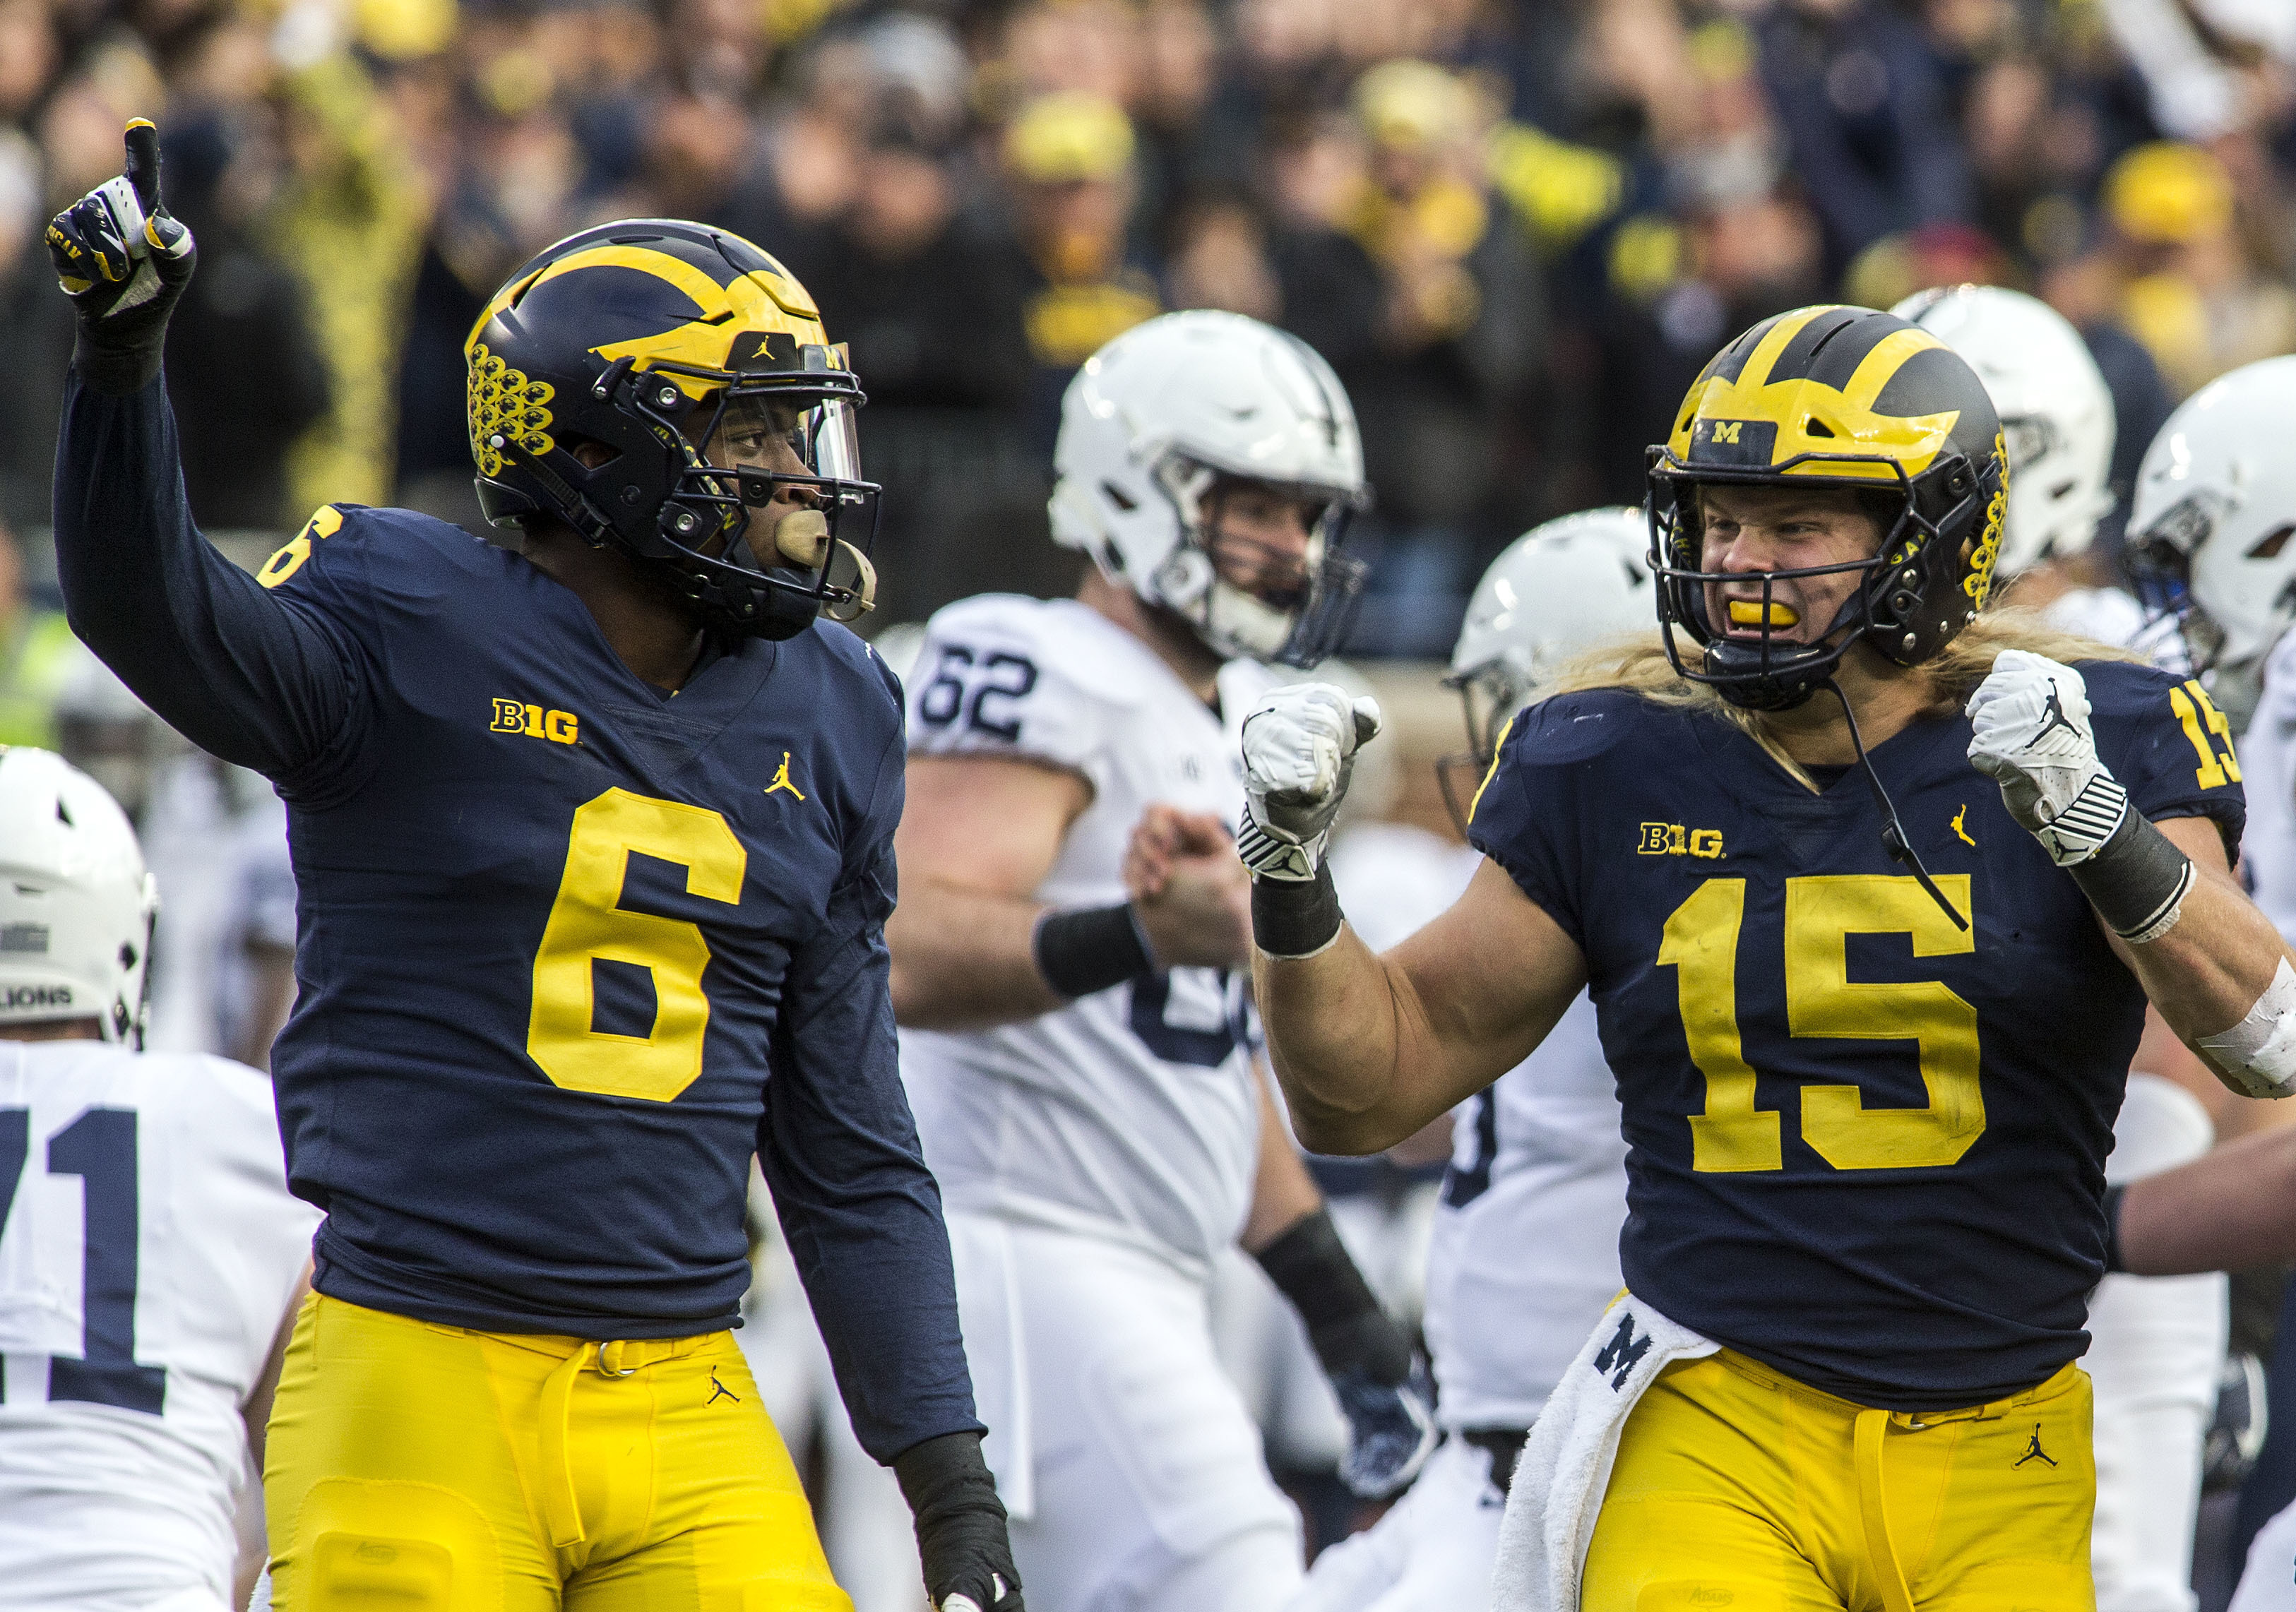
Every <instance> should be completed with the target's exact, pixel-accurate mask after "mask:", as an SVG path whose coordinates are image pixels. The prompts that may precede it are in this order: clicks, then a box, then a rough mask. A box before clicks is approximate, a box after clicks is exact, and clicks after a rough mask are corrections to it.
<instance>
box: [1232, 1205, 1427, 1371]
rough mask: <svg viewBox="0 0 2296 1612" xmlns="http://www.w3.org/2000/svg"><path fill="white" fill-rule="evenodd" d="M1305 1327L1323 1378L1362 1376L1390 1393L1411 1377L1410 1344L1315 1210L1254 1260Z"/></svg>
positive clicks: (1328, 1221)
mask: <svg viewBox="0 0 2296 1612" xmlns="http://www.w3.org/2000/svg"><path fill="white" fill-rule="evenodd" d="M1253 1257H1254V1258H1256V1259H1258V1260H1259V1268H1260V1269H1261V1270H1263V1271H1265V1272H1267V1279H1268V1280H1269V1281H1272V1282H1274V1283H1275V1287H1276V1290H1277V1291H1278V1292H1280V1293H1282V1294H1283V1297H1285V1298H1288V1299H1290V1300H1291V1301H1292V1308H1293V1309H1295V1310H1297V1311H1299V1312H1300V1320H1301V1321H1302V1322H1306V1323H1307V1327H1308V1342H1309V1343H1310V1344H1312V1345H1314V1346H1315V1350H1316V1359H1317V1360H1318V1361H1320V1362H1323V1367H1324V1373H1325V1374H1326V1375H1328V1376H1331V1377H1338V1376H1340V1375H1341V1373H1342V1372H1346V1371H1360V1372H1361V1373H1363V1374H1364V1375H1365V1376H1366V1377H1368V1378H1370V1379H1371V1380H1372V1381H1374V1382H1375V1383H1380V1384H1382V1385H1384V1386H1385V1387H1395V1386H1396V1385H1398V1384H1399V1383H1402V1382H1405V1381H1407V1380H1408V1379H1409V1378H1410V1376H1411V1342H1410V1340H1409V1339H1408V1338H1405V1337H1404V1335H1403V1329H1402V1328H1400V1327H1398V1326H1397V1325H1396V1324H1395V1322H1393V1321H1391V1320H1390V1319H1389V1317H1388V1313H1387V1312H1386V1311H1385V1310H1382V1309H1381V1308H1380V1306H1379V1298H1378V1296H1377V1295H1376V1294H1374V1293H1373V1291H1372V1290H1371V1284H1370V1283H1368V1282H1366V1281H1364V1279H1363V1272H1361V1271H1358V1270H1357V1269H1356V1262H1355V1261H1354V1260H1353V1259H1352V1258H1350V1257H1349V1255H1348V1250H1347V1247H1346V1245H1345V1244H1343V1243H1341V1241H1340V1233H1339V1229H1338V1228H1337V1227H1336V1226H1334V1225H1333V1224H1332V1213H1331V1211H1330V1210H1329V1209H1322V1208H1319V1209H1317V1210H1316V1212H1315V1213H1314V1214H1313V1215H1308V1217H1307V1218H1306V1219H1305V1220H1302V1221H1301V1222H1300V1223H1299V1224H1297V1225H1295V1226H1293V1227H1292V1229H1291V1230H1290V1231H1288V1232H1284V1233H1283V1236H1281V1237H1279V1238H1277V1239H1276V1240H1275V1241H1274V1242H1271V1243H1269V1244H1268V1245H1267V1247H1266V1248H1262V1249H1260V1250H1259V1253H1258V1254H1257V1255H1255V1256H1253Z"/></svg>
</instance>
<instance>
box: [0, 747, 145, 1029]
mask: <svg viewBox="0 0 2296 1612" xmlns="http://www.w3.org/2000/svg"><path fill="white" fill-rule="evenodd" d="M159 910H160V897H159V893H158V891H157V889H156V888H155V887H154V886H153V884H152V875H151V874H150V873H149V872H147V871H144V867H143V847H141V846H139V845H138V844H136V842H135V830H134V829H133V828H132V827H130V826H129V825H128V822H127V814H126V813H125V812H123V811H121V810H120V809H119V803H118V802H116V801H114V800H113V799H112V798H111V796H110V795H108V794H106V793H104V790H103V786H102V784H99V783H97V782H96V781H95V780H94V779H93V778H90V777H89V776H88V775H87V774H86V773H83V772H81V771H80V770H79V769H78V767H76V766H74V765H71V764H70V762H68V761H66V760H65V759H64V758H63V757H61V756H58V755H56V754H55V753H54V752H53V751H51V750H36V749H30V748H29V747H27V746H22V745H19V746H17V747H15V748H14V749H7V748H0V1024H27V1023H32V1022H36V1021H38V1020H43V1019H95V1020H96V1021H97V1022H98V1023H99V1024H101V1025H102V1027H103V1039H104V1040H106V1041H124V1042H127V1043H131V1044H133V1045H135V1046H141V1045H143V986H144V973H145V970H146V968H147V967H148V965H149V963H150V961H151V953H152V919H153V918H154V917H155V916H156V915H157V914H158V912H159Z"/></svg>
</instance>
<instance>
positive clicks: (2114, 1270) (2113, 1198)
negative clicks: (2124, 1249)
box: [2104, 1187, 2128, 1276]
mask: <svg viewBox="0 0 2296 1612" xmlns="http://www.w3.org/2000/svg"><path fill="white" fill-rule="evenodd" d="M2127 1195H2128V1188H2127V1187H2107V1188H2105V1190H2104V1273H2105V1274H2106V1275H2107V1276H2122V1275H2126V1274H2127V1273H2128V1266H2127V1265H2125V1264H2122V1263H2121V1260H2120V1200H2121V1199H2123V1198H2124V1197H2126V1196H2127Z"/></svg>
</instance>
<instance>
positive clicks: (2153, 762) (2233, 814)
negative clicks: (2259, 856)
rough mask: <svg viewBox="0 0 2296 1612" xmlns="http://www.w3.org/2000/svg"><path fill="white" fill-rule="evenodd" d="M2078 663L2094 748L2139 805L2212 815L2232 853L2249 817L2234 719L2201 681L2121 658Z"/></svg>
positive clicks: (2148, 812) (2153, 812)
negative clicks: (2234, 737) (2228, 717)
mask: <svg viewBox="0 0 2296 1612" xmlns="http://www.w3.org/2000/svg"><path fill="white" fill-rule="evenodd" d="M2079 671H2080V674H2081V680H2082V682H2083V683H2086V684H2087V688H2088V701H2089V718H2090V724H2091V726H2092V727H2093V728H2094V730H2095V733H2096V745H2097V754H2098V756H2099V757H2101V758H2102V759H2103V762H2104V765H2107V766H2109V767H2111V768H2112V775H2113V776H2114V777H2115V778H2117V779H2119V780H2120V785H2121V787H2122V788H2123V789H2125V790H2128V798H2129V799H2130V800H2131V801H2133V802H2135V803H2136V809H2137V810H2139V811H2141V812H2143V813H2144V815H2145V816H2147V817H2149V818H2152V819H2153V820H2154V821H2155V822H2159V821H2161V820H2162V819H2165V818H2169V817H2207V818H2210V819H2212V820H2214V822H2215V823H2216V825H2217V831H2218V833H2220V834H2222V835H2223V836H2224V842H2225V855H2226V858H2227V860H2229V859H2232V858H2234V857H2236V856H2237V855H2238V854H2239V849H2240V835H2241V830H2242V827H2243V825H2244V824H2245V823H2246V822H2247V821H2248V804H2247V800H2246V798H2245V797H2244V796H2243V793H2242V790H2241V786H2240V761H2239V758H2238V757H2236V756H2235V754H2234V752H2233V743H2232V724H2230V723H2229V722H2227V721H2226V719H2225V716H2224V715H2223V713H2221V712H2220V711H2218V709H2217V708H2216V703H2215V701H2213V700H2210V698H2209V695H2208V691H2207V690H2205V689H2203V688H2202V686H2201V684H2200V682H2199V680H2198V679H2195V678H2179V677H2177V675H2175V674H2174V673H2171V672H2162V671H2156V670H2155V669H2153V667H2143V666H2132V665H2128V664H2127V663H2124V662H2120V661H2087V662H2084V663H2082V665H2081V666H2080V667H2079Z"/></svg>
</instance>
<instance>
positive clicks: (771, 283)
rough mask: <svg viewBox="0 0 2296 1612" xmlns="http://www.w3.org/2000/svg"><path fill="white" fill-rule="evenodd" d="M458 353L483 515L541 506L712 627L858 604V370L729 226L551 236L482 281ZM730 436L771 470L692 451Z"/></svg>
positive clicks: (770, 626) (863, 496) (865, 583)
mask: <svg viewBox="0 0 2296 1612" xmlns="http://www.w3.org/2000/svg"><path fill="white" fill-rule="evenodd" d="M463 356H464V357H465V358H466V359H467V360H468V362H469V366H470V428H471V455H472V457H473V458H474V459H475V460H476V461H477V463H478V471H479V475H478V489H479V502H480V504H481V506H482V507H483V508H484V509H485V511H486V513H487V518H488V520H490V521H492V522H493V523H494V524H495V525H496V526H516V525H519V524H520V523H521V522H523V521H525V520H529V519H532V518H535V517H537V516H549V517H555V518H556V519H558V520H562V521H564V522H565V523H566V524H567V525H568V526H570V527H571V528H573V529H574V530H575V531H576V532H578V533H579V534H580V535H581V536H582V537H583V538H584V539H586V541H587V542H589V543H590V544H593V545H594V546H598V547H603V546H605V545H607V544H613V545H615V546H618V547H619V548H621V549H623V550H625V551H627V552H629V553H631V554H633V555H635V556H636V557H637V558H638V559H640V560H641V561H646V562H648V563H649V564H651V565H652V566H654V567H656V568H658V569H659V571H660V574H661V575H662V576H663V577H665V578H667V579H668V581H669V583H670V585H672V586H673V587H674V588H676V590H677V591H678V592H679V593H682V594H684V595H685V597H686V598H687V599H689V600H691V601H693V605H694V607H695V608H696V610H698V611H699V613H700V614H701V617H702V618H703V620H704V621H705V622H707V623H708V624H709V626H712V627H715V628H717V629H718V630H720V631H725V632H729V633H734V634H749V635H754V636H758V637H764V638H786V637H788V636H790V635H791V634H794V633H797V632H799V631H801V630H803V629H804V628H805V627H806V626H808V625H809V624H810V623H811V622H812V621H813V619H814V618H815V617H816V615H817V614H824V613H825V614H827V615H829V616H830V617H831V618H832V619H837V620H850V619H852V618H854V617H856V616H857V615H859V614H860V613H861V611H863V610H866V609H868V608H869V604H870V595H871V593H872V592H873V588H874V585H875V577H874V574H873V571H872V570H871V569H870V563H869V560H868V557H867V556H868V550H869V548H870V546H871V539H872V536H873V525H874V520H875V514H876V502H877V492H878V489H877V487H875V485H874V484H873V483H871V482H867V481H865V480H863V479H861V471H860V462H859V457H858V454H857V451H856V439H855V433H854V421H853V412H854V410H855V409H857V407H859V406H860V405H861V404H862V403H863V402H864V401H865V399H864V398H863V396H862V392H861V386H860V382H859V380H857V379H856V377H855V376H854V374H853V372H852V371H851V369H850V368H849V366H848V364H847V362H846V356H845V349H844V348H841V347H832V346H831V345H830V343H829V340H828V337H827V336H826V334H825V333H824V331H823V328H822V323H821V314H820V310H819V309H818V308H817V307H816V306H815V304H814V300H813V299H812V297H811V296H809V295H808V293H807V291H806V289H805V288H804V287H803V286H802V285H800V284H799V283H798V282H797V279H796V277H795V276H794V275H792V274H790V272H789V271H788V270H787V269H785V268H783V266H781V265H780V264H779V263H778V262H776V261H775V260H774V259H773V258H770V257H768V256H767V254H766V253H764V252H762V251H760V250H758V249H757V248H756V247H754V246H752V245H751V244H750V242H748V241H744V240H742V238H741V237H740V236H738V235H731V234H727V233H725V232H724V231H722V230H713V229H708V228H705V227H703V226H701V225H694V224H686V223H682V222H677V221H674V220H668V219H658V218H644V219H625V220H623V221H621V222H619V223H615V224H608V225H600V226H599V227H597V228H595V229H590V230H585V231H583V232H582V233H579V234H576V235H570V236H568V237H567V238H566V239H565V240H563V241H559V242H558V243H557V244H556V245H554V246H552V247H549V248H547V249H545V250H544V251H542V252H541V253H540V254H539V255H537V257H536V258H534V259H533V260H532V261H531V262H529V264H527V265H526V266H525V267H523V268H521V270H520V271H519V272H518V273H517V274H515V275H513V276H512V278H511V280H510V281H509V282H508V283H507V284H505V285H504V287H503V288H502V290H499V291H498V292H496V294H495V298H494V299H493V301H491V302H490V303H488V306H487V309H486V312H485V313H483V314H481V315H480V316H479V320H478V322H477V323H476V324H474V325H473V326H472V327H471V334H470V339H469V340H468V341H467V342H466V343H465V344H464V347H463ZM744 433H746V434H747V436H748V437H749V438H752V439H763V438H767V437H770V438H776V439H778V442H779V443H780V444H781V445H783V446H786V448H787V449H788V453H787V454H785V455H779V457H780V459H781V461H782V462H783V463H784V464H786V465H787V466H789V467H791V468H784V469H762V468H756V467H754V466H752V465H751V464H749V463H746V462H745V463H742V464H740V465H738V466H735V465H733V464H729V463H726V462H722V461H723V460H724V459H725V457H726V455H725V454H722V453H720V454H717V459H718V460H719V461H721V462H712V460H711V459H709V458H705V457H704V454H703V450H704V448H705V446H711V445H714V444H717V443H719V442H724V441H728V440H734V439H736V438H741V437H742V435H743V434H744ZM713 451H715V450H714V448H713ZM777 500H778V501H779V503H780V505H781V507H782V509H783V513H782V514H781V515H780V516H779V518H778V519H777V520H775V524H774V527H773V528H772V529H771V530H763V529H757V528H762V525H763V523H762V522H754V523H753V514H755V513H758V512H762V511H766V510H767V508H768V507H769V506H772V505H774V504H775V503H776V501H777ZM856 537H857V538H858V541H857V542H856V541H854V540H853V539H854V538H856Z"/></svg>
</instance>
